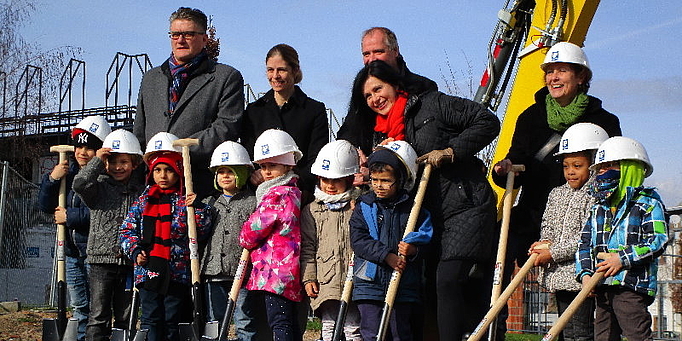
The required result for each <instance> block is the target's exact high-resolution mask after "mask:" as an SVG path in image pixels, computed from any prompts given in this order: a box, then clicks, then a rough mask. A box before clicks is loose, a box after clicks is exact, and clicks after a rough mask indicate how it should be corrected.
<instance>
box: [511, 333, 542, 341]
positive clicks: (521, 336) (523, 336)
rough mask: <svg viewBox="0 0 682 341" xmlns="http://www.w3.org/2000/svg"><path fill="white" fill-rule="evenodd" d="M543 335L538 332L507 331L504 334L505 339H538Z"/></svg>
mask: <svg viewBox="0 0 682 341" xmlns="http://www.w3.org/2000/svg"><path fill="white" fill-rule="evenodd" d="M542 337H543V335H538V334H515V333H507V334H505V335H504V340H505V341H540V340H542Z"/></svg>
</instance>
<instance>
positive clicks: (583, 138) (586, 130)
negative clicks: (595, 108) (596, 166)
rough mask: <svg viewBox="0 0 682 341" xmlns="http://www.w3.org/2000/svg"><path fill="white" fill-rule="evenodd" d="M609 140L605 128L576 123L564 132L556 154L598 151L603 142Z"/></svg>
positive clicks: (591, 124) (592, 124)
mask: <svg viewBox="0 0 682 341" xmlns="http://www.w3.org/2000/svg"><path fill="white" fill-rule="evenodd" d="M608 138H609V134H608V133H606V130H604V128H602V127H600V126H598V125H596V124H594V123H576V124H574V125H572V126H570V127H568V129H566V131H565V132H564V135H562V136H561V142H560V143H559V152H557V153H556V154H554V156H556V155H561V154H569V153H576V152H582V151H586V150H597V149H599V146H600V145H601V144H602V142H604V141H606V140H607V139H608Z"/></svg>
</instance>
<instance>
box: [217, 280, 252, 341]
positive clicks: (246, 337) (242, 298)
mask: <svg viewBox="0 0 682 341" xmlns="http://www.w3.org/2000/svg"><path fill="white" fill-rule="evenodd" d="M230 289H232V281H216V282H206V295H205V296H206V320H207V321H218V322H220V323H222V322H223V318H224V317H225V309H227V298H228V296H229V295H230ZM247 298H248V299H247ZM256 299H257V298H256V297H255V292H252V291H249V290H246V289H244V288H241V289H239V296H238V297H237V302H236V303H235V307H234V315H233V316H232V317H233V319H234V328H235V332H236V333H237V338H238V339H239V340H240V341H255V340H256V333H257V327H256V320H257V319H258V317H257V316H256V313H257V312H256V303H257V302H255V301H254V300H256ZM261 300H262V298H261ZM261 305H262V304H261Z"/></svg>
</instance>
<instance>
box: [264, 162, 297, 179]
mask: <svg viewBox="0 0 682 341" xmlns="http://www.w3.org/2000/svg"><path fill="white" fill-rule="evenodd" d="M291 168H292V166H288V165H282V164H279V163H271V162H266V163H261V164H260V172H261V174H262V175H263V179H265V181H268V180H272V179H274V178H278V177H280V176H282V175H284V174H286V173H287V172H288V171H290V170H291Z"/></svg>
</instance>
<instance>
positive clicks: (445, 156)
mask: <svg viewBox="0 0 682 341" xmlns="http://www.w3.org/2000/svg"><path fill="white" fill-rule="evenodd" d="M454 160H455V151H454V150H452V148H450V147H448V148H445V149H436V150H432V151H430V152H428V153H426V154H424V155H422V156H420V157H418V158H417V163H423V162H426V163H428V164H430V165H432V166H434V167H436V168H438V167H440V166H441V165H442V164H444V163H446V162H447V163H452V162H453V161H454Z"/></svg>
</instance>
